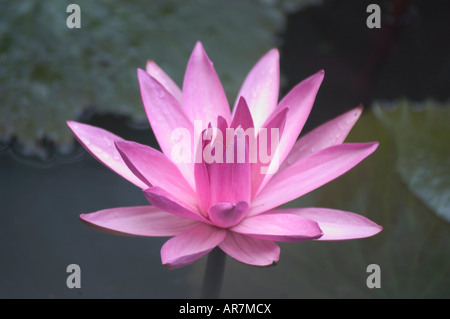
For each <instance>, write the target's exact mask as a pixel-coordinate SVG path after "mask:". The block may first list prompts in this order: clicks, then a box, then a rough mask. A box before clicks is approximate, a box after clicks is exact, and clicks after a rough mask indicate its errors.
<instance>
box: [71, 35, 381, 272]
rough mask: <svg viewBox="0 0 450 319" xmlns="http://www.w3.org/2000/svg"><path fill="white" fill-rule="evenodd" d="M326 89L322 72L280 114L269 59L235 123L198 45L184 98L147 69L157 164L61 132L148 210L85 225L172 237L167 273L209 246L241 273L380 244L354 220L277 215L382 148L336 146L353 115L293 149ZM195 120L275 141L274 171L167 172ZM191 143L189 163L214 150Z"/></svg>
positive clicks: (274, 60)
mask: <svg viewBox="0 0 450 319" xmlns="http://www.w3.org/2000/svg"><path fill="white" fill-rule="evenodd" d="M323 77H324V72H323V71H320V72H318V73H316V74H315V75H313V76H311V77H309V78H307V79H306V80H304V81H302V82H301V83H300V84H298V85H297V86H295V87H294V88H293V89H292V90H291V91H290V92H289V93H288V94H287V95H286V96H285V97H284V98H283V99H282V100H281V102H279V103H278V89H279V53H278V51H277V50H276V49H273V50H271V51H269V52H268V53H267V54H266V55H264V56H263V57H262V58H261V59H260V60H259V61H258V63H257V64H256V65H255V66H254V67H253V69H252V70H251V71H250V73H249V74H248V76H247V78H246V79H245V81H244V84H243V86H242V88H241V90H240V92H239V95H238V99H237V100H236V102H235V104H234V109H233V113H231V112H230V108H229V104H228V101H227V98H226V96H225V93H224V90H223V87H222V85H221V82H220V80H219V78H218V76H217V74H216V72H215V70H214V67H213V64H212V63H211V61H210V60H209V58H208V56H207V55H206V52H205V51H204V49H203V46H202V44H201V43H197V45H196V46H195V48H194V50H193V52H192V55H191V57H190V59H189V63H188V65H187V69H186V74H185V77H184V83H183V90H180V88H179V87H178V86H177V85H176V84H175V83H174V82H173V81H172V79H171V78H170V77H169V76H167V74H166V73H164V71H162V70H161V69H160V68H159V67H158V66H157V65H156V64H155V63H154V62H153V61H149V62H148V63H147V68H146V71H143V70H140V69H139V70H138V79H139V85H140V89H141V95H142V100H143V104H144V107H145V111H146V113H147V116H148V119H149V121H150V124H151V126H152V128H153V131H154V133H155V136H156V138H157V140H158V143H159V145H160V147H161V150H162V152H160V151H158V150H155V149H153V148H151V147H149V146H145V145H141V144H138V143H135V142H130V141H125V140H123V139H122V138H120V137H118V136H116V135H114V134H112V133H110V132H107V131H105V130H103V129H101V128H97V127H93V126H90V125H86V124H81V123H76V122H73V121H69V122H68V125H69V127H70V128H71V130H72V131H73V133H74V134H75V136H76V137H77V139H78V140H79V142H80V143H81V144H82V145H83V146H84V147H85V148H86V149H87V150H88V151H89V152H90V153H91V154H92V155H93V156H94V157H95V158H97V159H98V160H99V161H100V162H102V163H103V164H105V165H106V166H108V167H109V168H110V169H112V170H113V171H115V172H116V173H118V174H120V175H121V176H122V177H124V178H126V179H128V180H129V181H130V182H132V183H134V184H135V185H136V186H138V187H140V188H141V189H142V190H143V192H144V194H145V196H146V198H147V199H148V201H149V202H150V203H151V204H152V205H151V206H150V205H149V206H138V207H120V208H112V209H105V210H101V211H98V212H95V213H91V214H83V215H81V216H80V218H81V220H82V221H84V222H85V223H87V224H88V225H90V226H92V227H94V228H97V229H99V230H102V231H105V232H108V233H113V234H120V235H131V236H170V237H172V238H171V239H169V240H168V241H167V242H166V243H165V244H164V245H163V247H162V249H161V259H162V263H163V264H164V265H165V266H167V267H169V268H178V267H182V266H185V265H188V264H190V263H192V262H194V261H196V260H197V259H199V258H200V257H202V256H204V255H205V254H207V253H209V252H210V251H211V250H212V249H213V248H215V247H216V246H219V247H220V248H221V249H222V250H223V251H224V252H225V253H227V254H228V255H229V256H231V257H232V258H235V259H237V260H239V261H241V262H243V263H247V264H250V265H256V266H266V265H271V264H273V263H274V262H277V261H278V259H279V254H280V248H279V246H278V245H277V244H276V243H275V242H277V241H281V242H283V241H284V242H300V241H305V240H345V239H355V238H363V237H369V236H373V235H375V234H377V233H378V232H380V231H381V229H382V228H381V226H379V225H377V224H375V223H374V222H372V221H370V220H368V219H367V218H365V217H363V216H360V215H357V214H354V213H350V212H345V211H340V210H334V209H328V208H289V209H281V208H277V207H279V206H280V205H282V204H284V203H286V202H289V201H291V200H293V199H295V198H298V197H300V196H302V195H304V194H306V193H308V192H310V191H312V190H314V189H316V188H318V187H320V186H322V185H324V184H326V183H327V182H329V181H331V180H333V179H335V178H337V177H339V176H340V175H342V174H344V173H345V172H347V171H348V170H350V169H351V168H353V167H354V166H355V165H356V164H358V163H359V162H360V161H362V160H363V159H364V158H365V157H367V156H368V155H370V154H371V153H372V152H374V151H375V149H376V148H377V146H378V143H377V142H370V143H355V144H349V143H343V142H344V139H345V137H346V136H347V134H348V133H349V131H350V129H351V128H352V126H353V125H354V124H355V122H356V121H357V119H358V117H359V116H360V114H361V112H362V108H361V107H357V108H355V109H353V110H351V111H349V112H347V113H345V114H343V115H341V116H339V117H337V118H335V119H333V120H331V121H329V122H327V123H325V124H323V125H321V126H319V127H318V128H316V129H315V130H313V131H311V132H309V133H308V134H306V135H304V136H302V137H301V138H300V139H298V140H297V137H298V136H299V134H300V131H301V129H302V128H303V125H304V124H305V122H306V119H307V117H308V115H309V113H310V111H311V108H312V105H313V102H314V99H315V97H316V94H317V91H318V89H319V86H320V84H321V82H322V79H323ZM195 120H201V121H202V123H203V127H202V129H206V128H207V127H216V128H219V129H221V130H222V131H223V130H224V129H225V128H228V127H229V128H238V127H241V128H243V129H244V130H245V129H247V128H255V129H256V131H257V132H258V130H260V131H261V130H262V129H271V128H276V129H278V130H279V131H280V135H279V141H277V142H278V144H277V147H278V148H277V151H278V156H279V157H278V160H279V163H280V166H279V168H278V167H277V168H278V169H276V170H275V171H276V172H275V173H273V174H262V173H261V170H260V168H261V166H262V164H263V163H262V162H261V161H260V160H258V161H257V162H256V163H254V162H253V163H250V161H249V160H248V157H246V160H245V161H244V162H233V163H227V162H224V163H207V162H205V161H204V160H202V161H200V162H195V161H193V160H192V161H191V162H181V163H179V162H175V161H173V160H172V156H171V152H172V148H173V145H174V141H173V140H172V139H171V138H172V132H173V131H174V130H176V129H178V128H183V129H185V130H186V132H189V133H191V134H192V136H195V132H194V121H195ZM260 131H259V132H260ZM200 136H204V135H200ZM239 140H241V142H243V144H244V145H245V147H246V150H247V151H248V150H249V144H248V143H249V142H248V139H246V137H245V135H242V134H241V135H239V134H236V136H235V137H234V141H233V143H231V144H229V143H226V144H224V145H222V144H214V145H215V146H217V145H219V147H220V146H221V145H222V146H221V147H223V150H226V149H228V148H229V147H234V146H236V145H238V144H239ZM258 140H259V136H258ZM190 142H192V144H191V145H192V146H191V147H192V150H193V152H192V155H191V156H194V155H193V154H194V153H195V151H194V150H195V149H196V148H198V149H197V151H198V150H200V151H203V150H205V148H206V147H207V146H208V145H209V146H211V145H213V141H204V140H202V141H200V143H198V142H199V141H194V140H193V141H190ZM234 142H236V143H234ZM268 143H269V144H271V143H273V141H269V142H268ZM269 149H270V148H269ZM216 151H217V149H216ZM224 156H225V155H224ZM234 156H236V154H235V155H234ZM191 158H192V157H191ZM271 164H272V163H268V165H271Z"/></svg>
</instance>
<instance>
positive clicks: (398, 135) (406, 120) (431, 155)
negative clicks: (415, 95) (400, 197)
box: [374, 100, 450, 222]
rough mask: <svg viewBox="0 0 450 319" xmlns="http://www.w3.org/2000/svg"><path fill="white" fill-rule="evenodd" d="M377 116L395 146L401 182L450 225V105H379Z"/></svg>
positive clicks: (375, 110) (407, 103)
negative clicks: (449, 141) (449, 142)
mask: <svg viewBox="0 0 450 319" xmlns="http://www.w3.org/2000/svg"><path fill="white" fill-rule="evenodd" d="M374 113H375V115H376V117H377V118H378V119H379V120H380V121H381V123H382V124H383V126H384V127H385V129H386V131H387V132H388V133H389V134H390V137H391V139H392V140H393V141H394V143H395V146H396V150H397V163H396V171H397V172H398V173H399V174H400V176H401V178H402V180H403V181H404V182H405V183H406V184H407V185H408V187H409V189H410V190H411V191H412V192H413V193H414V194H415V195H416V196H417V197H418V198H419V199H420V200H422V201H423V202H424V204H425V205H427V206H428V207H430V208H431V209H432V210H433V211H434V212H436V214H438V215H439V216H441V217H442V218H444V219H445V220H447V221H449V222H450V148H449V147H448V145H449V144H448V138H449V136H450V126H449V121H450V104H449V103H447V104H443V105H440V104H438V103H436V102H433V101H427V102H424V103H422V104H417V103H416V104H413V103H410V102H408V101H406V100H402V101H399V102H397V103H394V105H392V103H384V104H383V103H376V104H375V105H374Z"/></svg>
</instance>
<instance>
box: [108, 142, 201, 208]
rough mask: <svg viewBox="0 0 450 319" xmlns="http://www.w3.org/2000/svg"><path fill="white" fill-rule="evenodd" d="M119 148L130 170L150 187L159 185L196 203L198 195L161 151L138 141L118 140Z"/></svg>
mask: <svg viewBox="0 0 450 319" xmlns="http://www.w3.org/2000/svg"><path fill="white" fill-rule="evenodd" d="M116 146H117V149H118V151H119V153H120V155H121V156H122V158H123V160H124V161H125V163H126V164H127V165H128V167H129V168H130V170H131V171H132V172H133V173H134V174H135V175H136V176H138V177H140V178H141V180H142V181H143V182H145V183H146V184H147V185H148V186H149V187H150V186H158V187H161V188H163V189H165V190H166V191H167V192H169V193H171V194H177V197H178V198H180V199H181V200H182V201H185V202H187V203H190V204H191V205H194V206H195V205H196V203H197V197H196V195H195V193H194V191H193V189H192V188H191V186H190V185H189V184H188V183H187V182H186V180H185V179H184V177H183V175H182V174H181V173H180V171H179V170H178V168H177V166H176V165H175V164H174V163H172V162H171V161H170V160H169V159H168V158H167V157H166V156H165V155H164V154H162V153H161V152H159V151H157V150H155V149H153V148H151V147H149V146H146V145H142V144H139V143H136V142H128V141H118V142H116Z"/></svg>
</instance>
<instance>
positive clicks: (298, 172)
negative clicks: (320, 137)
mask: <svg viewBox="0 0 450 319" xmlns="http://www.w3.org/2000/svg"><path fill="white" fill-rule="evenodd" d="M377 147H378V142H371V143H354V144H340V145H335V146H332V147H329V148H326V149H324V150H322V151H320V152H317V153H314V154H312V155H310V156H308V157H306V158H303V159H301V160H299V161H297V162H296V163H295V164H293V165H292V166H290V167H288V168H286V169H285V170H284V171H282V172H279V173H278V174H276V175H275V176H274V177H273V178H272V179H271V180H270V182H269V183H267V185H266V187H264V189H263V190H262V191H261V192H260V193H259V194H258V195H257V196H256V197H255V198H254V200H253V202H252V207H251V208H250V211H249V213H248V214H249V216H252V215H255V214H259V213H261V212H264V211H268V210H270V209H272V208H274V207H277V206H279V205H282V204H284V203H286V202H289V201H291V200H293V199H295V198H297V197H300V196H302V195H304V194H306V193H308V192H310V191H312V190H314V189H316V188H318V187H320V186H322V185H324V184H326V183H328V182H330V181H332V180H333V179H335V178H337V177H339V176H341V175H342V174H344V173H346V172H347V171H349V170H350V169H352V168H353V167H354V166H355V165H357V164H358V163H359V162H361V161H362V160H363V159H364V158H366V157H367V156H369V155H370V154H372V153H373V152H374V151H375V149H376V148H377Z"/></svg>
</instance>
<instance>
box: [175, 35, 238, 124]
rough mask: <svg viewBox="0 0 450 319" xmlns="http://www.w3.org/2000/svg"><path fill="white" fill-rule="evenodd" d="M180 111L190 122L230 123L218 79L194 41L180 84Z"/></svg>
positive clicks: (202, 50)
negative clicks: (181, 87) (218, 121)
mask: <svg viewBox="0 0 450 319" xmlns="http://www.w3.org/2000/svg"><path fill="white" fill-rule="evenodd" d="M183 108H184V110H185V112H186V114H187V115H188V116H189V119H190V120H191V122H192V123H194V121H195V120H201V121H202V129H205V128H206V127H207V125H208V123H216V121H217V117H218V116H219V115H220V116H222V117H223V118H224V119H225V120H226V121H227V123H230V122H231V114H230V107H229V105H228V101H227V97H226V95H225V91H224V90H223V87H222V84H221V83H220V79H219V77H218V76H217V73H216V71H215V70H214V67H213V64H212V62H211V60H210V59H209V58H208V56H207V55H206V52H205V50H204V49H203V46H202V44H201V43H200V42H197V44H196V45H195V48H194V50H193V52H192V55H191V57H190V59H189V62H188V65H187V68H186V74H185V77H184V82H183Z"/></svg>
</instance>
